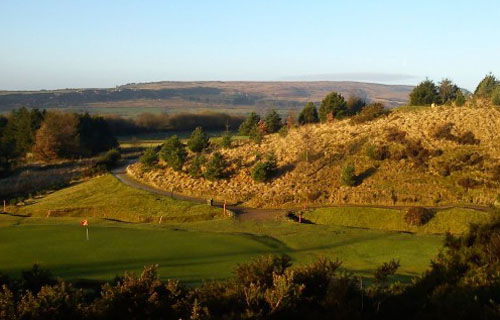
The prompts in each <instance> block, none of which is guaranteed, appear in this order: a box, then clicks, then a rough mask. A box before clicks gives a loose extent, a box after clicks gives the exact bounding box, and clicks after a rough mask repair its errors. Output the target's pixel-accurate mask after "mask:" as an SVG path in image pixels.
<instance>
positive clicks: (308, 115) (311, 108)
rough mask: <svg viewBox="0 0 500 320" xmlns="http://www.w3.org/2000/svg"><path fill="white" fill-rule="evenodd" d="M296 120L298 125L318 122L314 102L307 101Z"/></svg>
mask: <svg viewBox="0 0 500 320" xmlns="http://www.w3.org/2000/svg"><path fill="white" fill-rule="evenodd" d="M298 122H299V124H300V125H304V124H306V123H317V122H319V117H318V110H317V109H316V105H315V104H314V103H312V102H308V103H307V104H306V106H305V107H304V109H302V111H301V112H300V114H299V119H298Z"/></svg>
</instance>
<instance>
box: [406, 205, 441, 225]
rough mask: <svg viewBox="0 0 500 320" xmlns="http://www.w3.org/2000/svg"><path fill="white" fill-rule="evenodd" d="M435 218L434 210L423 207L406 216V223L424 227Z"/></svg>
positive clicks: (413, 209) (409, 211)
mask: <svg viewBox="0 0 500 320" xmlns="http://www.w3.org/2000/svg"><path fill="white" fill-rule="evenodd" d="M432 217H434V213H433V212H432V210H429V209H427V208H423V207H413V208H410V209H408V211H406V214H405V222H406V223H407V224H409V225H411V226H423V225H424V224H426V223H427V222H429V220H431V219H432Z"/></svg>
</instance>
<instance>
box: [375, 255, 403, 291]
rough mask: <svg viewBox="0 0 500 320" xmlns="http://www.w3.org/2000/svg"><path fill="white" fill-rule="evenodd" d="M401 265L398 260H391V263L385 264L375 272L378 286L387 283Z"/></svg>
mask: <svg viewBox="0 0 500 320" xmlns="http://www.w3.org/2000/svg"><path fill="white" fill-rule="evenodd" d="M400 266H401V264H400V263H399V261H397V260H391V261H389V262H384V263H383V264H382V265H381V266H380V267H378V268H377V269H376V270H375V274H374V275H373V277H374V278H375V282H376V283H377V284H378V285H383V284H385V283H387V280H388V279H389V276H393V275H394V274H395V273H396V271H397V270H398V269H399V267H400Z"/></svg>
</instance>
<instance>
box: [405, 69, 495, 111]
mask: <svg viewBox="0 0 500 320" xmlns="http://www.w3.org/2000/svg"><path fill="white" fill-rule="evenodd" d="M468 98H469V99H472V98H475V99H482V100H486V101H489V102H491V103H492V104H493V105H497V106H500V81H499V80H498V79H497V78H496V77H495V76H494V75H493V74H491V73H490V74H488V75H486V76H485V77H484V78H483V80H481V82H480V83H479V84H478V86H477V87H476V90H475V91H474V93H473V94H472V95H471V94H469V93H467V92H464V90H462V89H460V88H459V87H458V86H457V85H456V84H455V83H453V81H451V80H450V79H447V78H445V79H443V80H441V81H440V82H439V83H438V84H437V85H436V84H435V83H434V81H432V80H429V79H426V80H424V81H422V82H421V83H420V84H418V85H417V86H416V87H415V88H414V89H413V90H412V92H411V93H410V101H409V104H410V105H414V106H425V105H432V104H440V105H455V106H459V107H460V106H463V105H464V104H465V103H466V100H467V99H468Z"/></svg>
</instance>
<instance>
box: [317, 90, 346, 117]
mask: <svg viewBox="0 0 500 320" xmlns="http://www.w3.org/2000/svg"><path fill="white" fill-rule="evenodd" d="M347 113H348V112H347V103H346V102H345V100H344V97H343V96H342V95H341V94H339V93H337V92H332V93H330V94H328V95H327V96H326V97H325V98H324V99H323V101H321V106H320V107H319V119H320V120H321V121H322V122H326V121H327V120H328V119H331V118H332V117H333V118H342V117H344V116H346V115H347Z"/></svg>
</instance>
